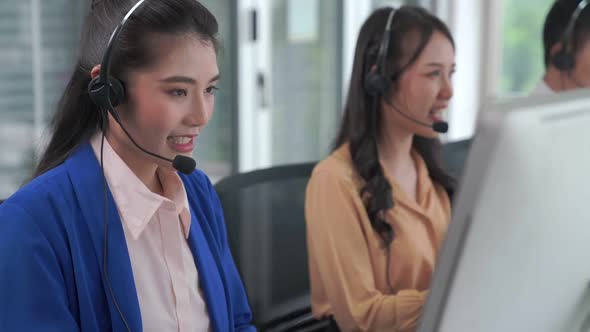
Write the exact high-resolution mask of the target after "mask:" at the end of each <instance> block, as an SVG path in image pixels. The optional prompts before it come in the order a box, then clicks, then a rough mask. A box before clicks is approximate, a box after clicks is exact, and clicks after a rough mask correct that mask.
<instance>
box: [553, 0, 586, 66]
mask: <svg viewBox="0 0 590 332" xmlns="http://www.w3.org/2000/svg"><path fill="white" fill-rule="evenodd" d="M587 5H588V0H582V1H580V2H579V3H578V6H577V7H576V9H575V10H574V12H573V13H572V16H571V17H570V20H569V22H568V24H567V26H566V28H565V30H564V33H563V36H562V38H561V49H560V50H559V52H557V53H556V54H555V55H553V56H552V57H551V64H552V65H553V66H554V67H555V68H557V69H559V70H560V71H562V72H570V71H572V70H573V69H574V67H575V66H576V57H575V54H574V52H573V49H572V48H573V43H574V40H573V39H574V30H575V26H576V22H577V20H578V17H579V16H580V14H581V13H582V11H583V10H584V8H586V6H587Z"/></svg>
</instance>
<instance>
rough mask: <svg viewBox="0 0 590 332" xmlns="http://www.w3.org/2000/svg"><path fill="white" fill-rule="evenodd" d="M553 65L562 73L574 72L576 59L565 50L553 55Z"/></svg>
mask: <svg viewBox="0 0 590 332" xmlns="http://www.w3.org/2000/svg"><path fill="white" fill-rule="evenodd" d="M551 64H553V66H554V67H555V68H557V69H558V70H560V71H563V72H569V71H572V70H573V69H574V67H575V66H576V59H575V58H574V56H573V54H571V53H570V52H568V51H566V50H563V51H559V52H557V53H556V54H555V55H553V57H552V58H551Z"/></svg>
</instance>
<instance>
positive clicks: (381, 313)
mask: <svg viewBox="0 0 590 332" xmlns="http://www.w3.org/2000/svg"><path fill="white" fill-rule="evenodd" d="M454 70H455V47H454V42H453V38H452V36H451V34H450V32H449V30H448V28H447V26H446V25H445V24H444V23H443V22H442V21H440V20H439V19H438V18H436V17H435V16H433V15H431V14H430V13H428V12H427V11H426V10H424V9H422V8H419V7H413V6H403V7H401V8H399V9H398V10H393V9H392V8H384V9H380V10H377V11H375V12H374V13H373V14H372V15H371V16H370V17H369V18H368V19H367V21H366V22H365V23H364V25H363V27H362V29H361V32H360V34H359V39H358V42H357V46H356V53H355V60H354V64H353V71H352V77H351V83H350V89H349V93H348V100H347V102H346V108H345V111H344V117H343V121H342V124H341V127H340V133H339V135H338V138H337V141H336V146H335V150H334V151H333V152H332V154H331V155H330V156H329V157H328V158H327V159H325V160H323V161H322V162H320V163H319V165H318V166H317V167H316V168H315V169H314V172H313V175H312V177H311V179H310V182H309V184H308V188H307V194H306V207H305V214H306V223H307V245H308V251H309V268H310V277H311V293H312V308H313V313H314V316H316V317H317V318H325V317H333V318H334V320H335V321H336V323H337V325H338V327H339V328H340V329H341V330H343V331H415V329H416V325H417V322H418V319H419V317H420V313H421V310H422V306H423V304H424V301H425V298H426V296H427V294H428V288H429V285H430V281H431V277H432V272H433V269H434V266H435V260H436V257H437V254H438V251H439V249H440V247H441V244H442V241H443V239H444V236H445V232H446V229H447V226H448V223H449V221H450V214H451V213H450V209H451V205H450V199H449V195H450V194H451V193H452V191H453V189H454V187H455V181H454V179H453V178H451V177H450V176H449V175H448V174H447V173H446V172H445V171H444V170H443V168H442V166H441V163H440V160H439V150H440V142H439V140H438V137H437V136H438V133H439V132H445V131H446V129H447V128H446V127H447V125H446V123H444V122H443V121H442V117H441V112H442V111H443V110H444V109H446V108H447V106H448V103H449V101H450V99H451V97H452V95H453V89H452V84H451V76H452V74H453V72H454Z"/></svg>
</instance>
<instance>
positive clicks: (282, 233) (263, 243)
mask: <svg viewBox="0 0 590 332" xmlns="http://www.w3.org/2000/svg"><path fill="white" fill-rule="evenodd" d="M314 166H315V163H304V164H297V165H288V166H278V167H272V168H268V169H263V170H257V171H253V172H249V173H243V174H237V175H233V176H229V177H227V178H225V179H223V180H221V181H220V182H218V183H217V184H216V185H215V189H216V191H217V193H218V195H219V198H220V200H221V205H222V207H223V211H224V215H225V222H226V226H227V231H228V240H229V245H230V247H231V249H232V253H233V255H234V259H235V261H236V265H237V268H238V270H239V272H240V274H241V276H242V280H243V281H244V285H245V288H246V292H247V293H248V298H249V300H250V305H251V307H252V311H253V315H254V324H255V325H256V326H257V328H258V329H259V330H260V331H273V332H278V331H310V332H311V331H326V330H328V327H329V326H330V324H331V322H330V321H328V320H322V321H318V320H315V319H313V317H312V315H311V308H310V299H309V274H308V269H307V249H306V239H305V215H304V204H305V188H306V186H307V181H308V179H309V177H310V175H311V172H312V170H313V167H314Z"/></svg>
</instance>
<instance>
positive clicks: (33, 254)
mask: <svg viewBox="0 0 590 332" xmlns="http://www.w3.org/2000/svg"><path fill="white" fill-rule="evenodd" d="M181 178H182V181H183V182H184V186H185V188H186V192H187V195H188V200H189V205H190V212H191V216H192V222H191V227H190V233H189V238H188V243H189V246H190V249H191V251H192V253H193V257H194V259H195V264H196V266H197V269H198V271H199V283H200V287H201V289H202V290H203V295H204V299H205V303H207V309H208V312H209V317H210V320H211V327H212V329H213V331H219V332H227V331H255V328H254V327H253V326H252V325H251V323H250V322H251V317H252V315H251V312H250V308H249V305H248V301H247V298H246V293H245V292H244V288H243V285H242V282H241V280H240V276H239V274H238V272H237V270H236V267H235V265H234V261H233V258H232V255H231V253H230V250H229V247H228V243H227V236H226V231H225V225H224V220H223V213H222V210H221V205H220V203H219V199H218V197H217V194H216V193H215V191H214V189H213V186H212V185H211V183H210V181H209V179H208V178H207V176H206V175H205V174H204V173H202V172H201V171H195V172H193V173H192V174H191V175H188V176H185V175H181ZM102 181H103V178H102V173H101V169H100V167H99V163H98V161H97V159H96V157H95V155H94V152H93V150H92V148H91V146H90V144H85V145H83V146H81V147H80V148H79V149H78V150H77V151H76V152H74V153H73V155H72V156H70V157H69V158H68V159H67V160H66V161H65V163H63V164H62V165H60V166H58V167H56V168H54V169H52V170H51V171H49V172H47V173H46V174H44V175H42V176H40V177H38V178H36V179H35V180H33V181H32V182H31V183H29V184H27V185H26V186H24V187H23V188H22V189H21V190H19V191H18V192H17V193H15V194H14V195H12V196H11V197H10V198H9V199H8V200H6V201H5V202H4V203H3V204H2V205H0V331H47V332H50V331H55V332H68V331H80V330H82V331H84V332H90V331H111V330H113V331H126V328H125V325H124V323H123V321H122V319H121V317H120V315H119V313H118V311H117V308H116V307H115V303H114V302H113V301H112V298H111V296H110V295H108V294H109V290H108V288H106V287H105V279H104V278H103V273H102V266H103V248H104V246H103V245H104V242H103V241H104V214H105V209H104V198H103V197H104V192H103V189H102V188H103V187H102V185H103V184H102ZM107 196H108V198H107V204H108V213H109V216H108V237H109V242H108V263H107V264H108V271H109V277H110V278H109V279H110V282H111V285H112V290H113V293H114V294H115V297H116V300H117V303H118V304H119V307H120V309H121V312H122V313H123V315H124V317H125V320H126V321H127V323H128V324H129V327H130V328H131V331H134V332H135V331H142V323H141V313H140V310H139V302H138V299H137V292H136V290H135V284H134V281H133V272H132V270H131V262H130V259H129V254H128V251H127V244H126V241H125V235H124V233H123V228H122V225H121V219H120V218H119V215H118V212H117V208H116V206H115V202H114V200H113V197H112V195H111V193H110V190H108V189H107Z"/></svg>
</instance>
